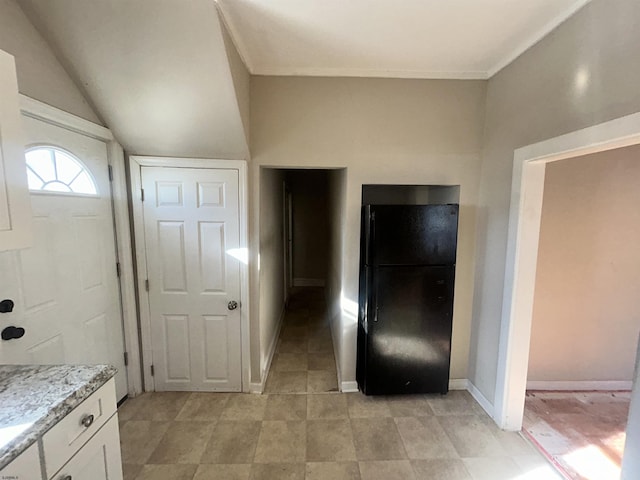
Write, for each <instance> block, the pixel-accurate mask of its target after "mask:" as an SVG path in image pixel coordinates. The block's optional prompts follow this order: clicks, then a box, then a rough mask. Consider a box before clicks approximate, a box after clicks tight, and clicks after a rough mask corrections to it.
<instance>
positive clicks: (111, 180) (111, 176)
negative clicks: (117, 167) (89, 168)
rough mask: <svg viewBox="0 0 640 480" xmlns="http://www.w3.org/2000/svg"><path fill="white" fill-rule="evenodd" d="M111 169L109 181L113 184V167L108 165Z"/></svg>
mask: <svg viewBox="0 0 640 480" xmlns="http://www.w3.org/2000/svg"><path fill="white" fill-rule="evenodd" d="M108 167H109V181H110V182H113V167H112V166H111V165H108Z"/></svg>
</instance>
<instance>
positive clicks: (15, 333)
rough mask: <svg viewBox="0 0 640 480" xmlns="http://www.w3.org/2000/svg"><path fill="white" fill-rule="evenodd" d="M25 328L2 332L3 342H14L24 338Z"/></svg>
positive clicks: (14, 328)
mask: <svg viewBox="0 0 640 480" xmlns="http://www.w3.org/2000/svg"><path fill="white" fill-rule="evenodd" d="M24 333H25V332H24V328H22V327H14V326H11V327H7V328H5V329H4V330H2V340H14V339H17V338H22V337H23V336H24Z"/></svg>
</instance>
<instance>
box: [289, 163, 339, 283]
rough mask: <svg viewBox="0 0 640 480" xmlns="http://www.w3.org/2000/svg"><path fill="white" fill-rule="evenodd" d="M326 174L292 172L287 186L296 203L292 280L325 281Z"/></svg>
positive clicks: (327, 215)
mask: <svg viewBox="0 0 640 480" xmlns="http://www.w3.org/2000/svg"><path fill="white" fill-rule="evenodd" d="M327 179H328V171H327V170H292V171H288V172H287V185H288V186H289V189H290V191H291V197H292V203H293V279H294V282H293V283H294V285H295V283H296V282H295V279H312V280H321V281H325V280H326V276H327V264H328V261H329V249H328V241H329V231H328V230H329V204H328V183H327Z"/></svg>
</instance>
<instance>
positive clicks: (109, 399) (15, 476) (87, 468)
mask: <svg viewBox="0 0 640 480" xmlns="http://www.w3.org/2000/svg"><path fill="white" fill-rule="evenodd" d="M43 479H44V480H123V475H122V456H121V453H120V433H119V428H118V414H117V412H116V390H115V381H114V379H113V378H111V379H110V380H109V381H107V382H106V383H105V384H104V385H103V386H102V387H100V388H99V389H98V390H96V391H95V392H93V393H92V394H91V395H90V396H89V397H88V398H86V399H85V400H84V401H82V403H80V404H79V405H78V406H77V407H75V408H74V409H73V410H72V411H71V412H69V413H68V414H67V415H66V416H64V417H63V418H62V419H60V420H59V421H58V422H57V423H56V424H55V425H54V426H53V427H51V428H50V429H49V430H48V431H46V432H44V434H42V435H41V436H39V438H38V440H37V442H36V443H34V444H33V445H31V446H30V447H29V448H28V449H27V450H25V451H24V452H22V453H21V454H20V455H19V456H18V457H17V458H15V459H14V460H13V461H12V462H11V463H9V464H8V465H7V466H6V467H4V468H3V469H2V470H0V480H43Z"/></svg>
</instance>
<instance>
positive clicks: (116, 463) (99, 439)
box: [51, 414, 122, 480]
mask: <svg viewBox="0 0 640 480" xmlns="http://www.w3.org/2000/svg"><path fill="white" fill-rule="evenodd" d="M51 479H52V480H122V456H121V454H120V435H119V433H118V415H117V414H115V415H114V416H113V417H111V419H109V421H108V422H107V423H105V424H104V426H103V427H102V428H101V429H100V430H99V431H98V433H96V434H95V436H94V437H93V438H92V439H91V440H89V441H88V442H87V444H86V445H85V446H84V447H82V448H81V449H80V451H78V453H76V454H75V456H74V457H73V458H72V459H71V460H69V462H67V464H66V465H65V466H64V467H62V468H61V469H60V471H59V472H58V473H56V474H55V475H53V477H51Z"/></svg>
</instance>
